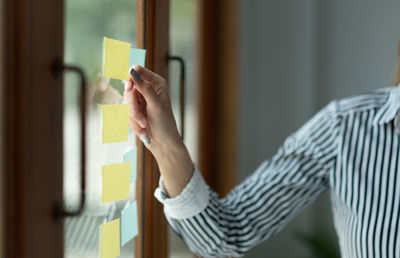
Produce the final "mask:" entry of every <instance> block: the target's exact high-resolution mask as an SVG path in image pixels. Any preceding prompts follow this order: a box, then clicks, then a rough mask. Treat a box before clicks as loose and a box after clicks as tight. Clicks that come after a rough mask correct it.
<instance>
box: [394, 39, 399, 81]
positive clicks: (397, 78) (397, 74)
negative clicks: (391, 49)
mask: <svg viewBox="0 0 400 258" xmlns="http://www.w3.org/2000/svg"><path fill="white" fill-rule="evenodd" d="M399 84H400V42H399V46H398V50H397V71H396V77H395V79H394V85H395V86H397V85H399Z"/></svg>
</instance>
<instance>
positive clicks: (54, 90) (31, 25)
mask: <svg viewBox="0 0 400 258" xmlns="http://www.w3.org/2000/svg"><path fill="white" fill-rule="evenodd" d="M4 8H5V12H4V22H5V26H4V37H3V38H2V39H1V40H4V41H3V42H4V47H5V50H6V51H5V56H4V61H5V63H4V64H5V71H4V73H5V74H4V75H5V77H4V80H5V81H4V85H7V87H4V88H3V89H4V92H3V93H4V125H5V127H4V140H5V142H4V144H3V147H4V155H5V157H4V162H5V164H4V165H5V168H4V171H5V173H4V177H3V178H4V184H5V188H4V190H5V205H6V209H5V211H4V212H3V215H4V216H5V221H6V223H5V225H4V226H5V228H4V230H5V235H6V236H7V238H6V239H5V241H6V243H5V248H4V252H5V257H10V258H14V257H15V258H16V257H18V258H25V257H42V258H54V257H62V256H63V221H62V220H61V219H59V220H55V219H53V216H52V215H53V213H52V211H53V207H54V204H56V203H61V202H62V201H63V199H62V196H63V195H62V187H60V186H62V169H63V164H62V117H63V114H62V103H63V91H62V83H63V82H62V77H61V78H56V77H54V76H53V74H52V64H53V63H54V60H55V59H59V60H62V56H63V38H64V35H63V30H62V29H61V30H60V28H63V22H64V21H63V18H64V12H63V1H61V0H42V1H32V0H5V2H4ZM49 39H51V40H49ZM2 111H3V110H2ZM39 232H40V233H39ZM38 234H40V237H38Z"/></svg>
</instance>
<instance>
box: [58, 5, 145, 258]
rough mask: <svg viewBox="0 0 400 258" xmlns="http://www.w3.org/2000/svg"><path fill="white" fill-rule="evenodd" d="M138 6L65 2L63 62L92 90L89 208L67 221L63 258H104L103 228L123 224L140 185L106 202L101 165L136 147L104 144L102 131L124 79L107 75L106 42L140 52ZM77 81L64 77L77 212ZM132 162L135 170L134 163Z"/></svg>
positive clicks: (125, 247) (129, 246)
mask: <svg viewBox="0 0 400 258" xmlns="http://www.w3.org/2000/svg"><path fill="white" fill-rule="evenodd" d="M136 6H137V4H136V0H118V1H115V0H85V1H82V0H65V3H64V8H65V9H64V15H65V16H64V17H65V18H64V63H66V64H71V65H75V66H78V67H80V68H81V69H82V70H83V71H84V73H85V74H86V76H87V91H88V99H87V119H86V126H87V128H86V135H87V137H86V145H87V150H86V163H87V166H86V169H87V173H86V182H87V183H86V205H85V209H84V211H83V213H82V214H81V215H80V216H78V217H67V218H66V219H65V220H64V257H67V258H78V257H82V258H83V257H85V258H91V257H101V256H100V249H101V246H100V241H101V239H100V227H101V225H104V224H105V223H108V222H111V221H117V220H118V221H119V223H121V212H122V211H123V210H124V208H125V207H127V205H131V204H134V203H135V201H136V196H135V195H136V194H135V193H136V189H135V188H136V187H135V186H136V181H132V182H131V183H130V192H129V198H127V199H123V200H119V201H112V202H105V203H102V184H103V182H102V169H103V166H105V165H111V164H118V163H122V162H123V161H124V155H125V154H126V153H128V152H130V151H132V152H131V155H135V153H136V152H135V150H136V149H135V148H136V144H137V143H136V137H135V135H134V134H133V133H129V134H128V140H127V141H122V142H117V143H109V144H102V130H101V128H102V119H101V117H102V116H101V115H102V107H103V105H116V104H123V92H124V85H123V82H122V81H121V80H120V79H110V78H105V77H104V75H103V55H104V53H103V50H104V49H103V41H104V37H107V38H110V39H115V40H119V41H123V42H127V43H130V44H131V46H132V47H136V45H137V44H136V39H137V34H138V32H137V10H136ZM142 33H143V32H142ZM126 72H127V73H128V70H127V71H126ZM77 79H78V78H76V75H74V74H68V73H65V75H64V122H63V127H64V203H65V205H66V207H67V208H68V209H74V207H76V206H77V205H78V203H79V198H80V196H79V193H80V182H79V178H80V175H79V173H80V172H79V171H80V149H79V146H80V133H79V128H80V113H79V106H78V105H77V100H78V98H79V88H78V87H76V85H77V84H78V82H77ZM131 158H132V159H134V158H136V157H131ZM131 162H132V165H133V166H134V167H135V166H136V164H134V162H135V161H134V160H131ZM133 169H134V170H136V169H135V168H133ZM135 172H136V171H135ZM103 187H104V186H103ZM120 227H121V225H120ZM120 236H121V235H120ZM119 257H134V241H133V240H130V241H128V242H127V243H122V241H121V238H120V256H119Z"/></svg>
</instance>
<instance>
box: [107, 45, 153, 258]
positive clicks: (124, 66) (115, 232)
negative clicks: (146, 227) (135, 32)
mask: <svg viewBox="0 0 400 258" xmlns="http://www.w3.org/2000/svg"><path fill="white" fill-rule="evenodd" d="M103 47H104V48H103V76H104V77H107V78H112V79H118V80H128V79H129V67H130V66H132V65H135V64H137V65H141V66H145V60H146V50H144V49H136V48H131V44H129V43H127V42H123V41H118V40H115V39H110V38H106V37H104V41H103ZM99 110H100V114H101V121H102V128H101V130H102V143H103V144H112V143H118V142H124V141H127V140H128V132H129V126H128V124H129V113H130V110H131V106H130V105H129V104H117V105H101V106H100V108H99ZM136 156H137V148H136V147H135V146H134V147H132V148H131V149H130V150H129V151H127V152H126V153H124V154H123V155H122V157H121V160H122V161H123V162H121V163H114V164H104V165H103V166H102V171H101V175H102V194H101V203H103V204H104V203H109V202H116V201H122V200H126V199H129V195H130V184H131V183H133V182H135V181H136V169H137V158H136ZM137 235H138V207H137V201H134V202H132V203H131V202H129V200H127V201H126V205H125V208H124V209H123V210H122V211H121V216H120V219H115V220H112V221H110V222H105V223H104V224H102V225H101V226H100V257H102V258H103V257H107V258H108V257H117V256H119V254H120V246H123V245H125V244H126V243H128V242H129V241H130V240H132V239H133V238H134V237H135V236H137Z"/></svg>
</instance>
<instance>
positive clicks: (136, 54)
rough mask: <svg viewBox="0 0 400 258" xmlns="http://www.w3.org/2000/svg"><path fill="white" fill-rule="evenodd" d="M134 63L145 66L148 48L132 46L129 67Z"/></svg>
mask: <svg viewBox="0 0 400 258" xmlns="http://www.w3.org/2000/svg"><path fill="white" fill-rule="evenodd" d="M133 65H140V66H143V67H145V65H146V49H139V48H131V52H130V55H129V67H132V66H133Z"/></svg>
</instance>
